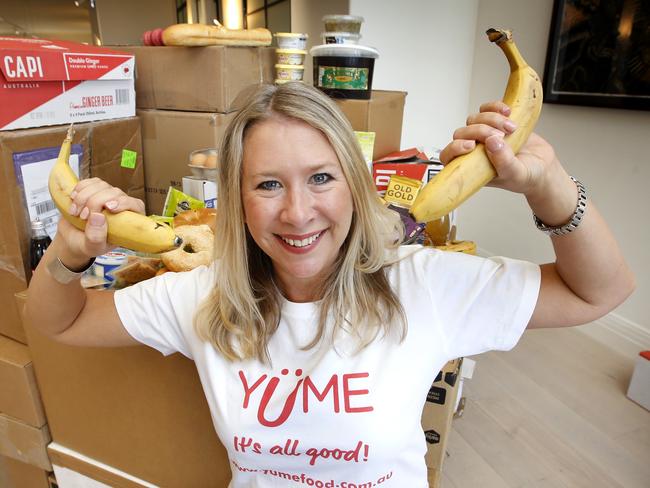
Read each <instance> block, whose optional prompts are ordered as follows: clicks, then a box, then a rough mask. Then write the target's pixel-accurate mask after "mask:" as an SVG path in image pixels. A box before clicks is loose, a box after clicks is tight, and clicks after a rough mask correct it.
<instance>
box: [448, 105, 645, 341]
mask: <svg viewBox="0 0 650 488" xmlns="http://www.w3.org/2000/svg"><path fill="white" fill-rule="evenodd" d="M508 115H509V108H508V107H507V106H505V104H503V102H491V103H488V104H485V105H483V106H481V112H480V113H479V114H475V115H473V116H470V117H469V118H468V121H467V122H468V125H467V126H466V127H463V128H461V129H458V130H457V131H456V132H455V133H454V140H453V141H452V142H451V143H450V144H449V145H448V146H447V147H446V148H445V149H444V150H443V151H442V153H441V159H442V160H443V162H449V161H451V160H452V159H453V158H455V157H456V156H458V155H460V154H464V153H467V152H469V150H471V149H472V148H473V144H474V141H479V142H484V143H485V145H486V150H487V153H488V156H489V157H490V161H491V162H492V164H493V165H494V167H495V169H496V171H497V175H498V176H497V178H495V179H494V180H493V181H492V182H491V183H490V185H491V186H496V187H499V188H503V189H507V190H509V191H513V192H516V193H522V194H523V195H524V196H525V197H526V200H527V201H528V204H529V206H530V208H531V210H532V212H533V213H534V214H535V215H536V216H537V217H538V218H539V219H540V220H541V221H542V222H543V223H544V224H545V225H547V226H549V227H557V226H561V225H563V224H565V223H567V222H568V221H569V220H570V219H571V217H572V216H573V214H574V211H575V210H576V204H577V201H578V190H577V186H576V183H574V182H573V180H571V178H570V177H569V175H568V174H567V172H566V171H565V170H564V168H563V167H562V165H561V163H560V161H559V160H558V158H557V157H556V155H555V152H554V150H553V148H552V147H551V146H550V145H549V144H548V143H547V142H546V141H545V140H544V139H542V138H541V137H539V136H537V135H536V134H532V135H531V136H530V137H529V139H528V141H527V142H526V144H525V145H524V146H523V147H522V148H521V150H520V151H519V152H518V153H517V154H516V155H515V154H514V153H513V152H512V150H511V149H510V147H509V146H508V145H507V144H504V143H503V135H504V134H508V133H510V132H513V131H514V130H516V127H512V126H511V125H510V124H508V122H509V119H508V118H507V116H508ZM541 235H542V233H541V232H540V236H541ZM551 241H552V244H553V248H554V251H555V257H556V259H555V262H554V263H549V264H544V265H542V266H541V275H542V281H541V288H540V294H539V298H538V301H537V305H536V307H535V311H534V313H533V316H532V318H531V320H530V323H529V325H528V327H529V328H535V327H564V326H571V325H579V324H584V323H586V322H590V321H593V320H595V319H597V318H599V317H602V316H603V315H605V314H606V313H608V312H609V311H611V310H613V309H614V308H615V307H616V306H618V305H619V304H620V303H622V302H623V301H624V300H625V299H626V298H627V297H628V296H629V295H630V294H631V293H632V291H633V290H634V287H635V282H634V275H633V274H632V271H631V270H630V268H629V267H628V266H627V264H626V262H625V259H624V257H623V254H622V252H621V250H620V248H619V246H618V244H617V242H616V239H615V238H614V236H613V234H612V233H611V231H610V229H609V227H608V226H607V224H606V223H605V221H604V220H603V219H602V217H601V216H600V213H599V212H598V210H597V209H596V207H595V205H594V204H593V202H592V201H591V200H590V199H587V205H586V212H585V214H584V216H583V219H582V221H581V222H580V225H579V226H578V227H577V228H576V229H575V230H574V231H573V232H571V233H569V234H566V235H562V236H552V237H551Z"/></svg>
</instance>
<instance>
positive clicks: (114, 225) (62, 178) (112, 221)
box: [48, 126, 181, 253]
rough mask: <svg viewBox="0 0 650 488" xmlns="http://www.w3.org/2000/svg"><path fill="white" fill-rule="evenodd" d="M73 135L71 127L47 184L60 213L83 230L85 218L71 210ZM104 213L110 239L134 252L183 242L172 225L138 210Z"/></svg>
mask: <svg viewBox="0 0 650 488" xmlns="http://www.w3.org/2000/svg"><path fill="white" fill-rule="evenodd" d="M73 135H74V129H73V128H72V126H70V128H69V129H68V133H67V134H66V137H65V139H64V140H63V144H62V145H61V150H60V151H59V157H58V158H57V160H56V163H55V164H54V167H53V168H52V171H50V176H49V180H48V187H49V190H50V195H51V196H52V200H53V201H54V204H55V205H56V207H57V208H58V209H59V212H61V215H63V217H64V218H65V219H66V220H67V221H68V222H70V223H71V224H72V225H74V226H75V227H76V228H77V229H80V230H84V229H85V227H86V221H85V220H83V219H80V218H79V217H75V216H74V215H71V214H70V212H69V208H70V204H72V199H71V198H70V193H71V192H72V190H73V189H74V187H75V186H76V184H77V182H78V181H79V180H78V179H77V175H75V174H74V171H72V168H70V165H69V164H68V160H69V159H70V145H71V144H72V136H73ZM103 213H104V215H105V216H106V222H107V224H108V242H109V243H111V244H113V245H115V246H121V247H124V248H126V249H131V250H133V251H141V252H147V253H160V252H163V251H168V250H170V249H173V248H175V247H178V246H179V245H180V243H181V240H180V238H178V237H177V236H176V235H175V234H174V231H173V230H172V228H171V227H170V226H169V225H165V224H161V223H157V222H155V221H154V220H152V219H150V218H149V217H146V216H144V215H141V214H139V213H136V212H131V211H124V212H119V213H116V214H113V213H111V212H109V211H108V210H104V211H103Z"/></svg>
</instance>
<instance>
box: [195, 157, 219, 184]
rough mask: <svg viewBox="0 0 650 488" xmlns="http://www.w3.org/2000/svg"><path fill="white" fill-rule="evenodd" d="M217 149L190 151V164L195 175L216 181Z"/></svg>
mask: <svg viewBox="0 0 650 488" xmlns="http://www.w3.org/2000/svg"><path fill="white" fill-rule="evenodd" d="M217 163H218V159H217V150H216V149H197V150H196V151H192V152H191V153H190V159H189V163H188V166H189V168H190V171H191V172H192V175H193V176H196V177H197V178H202V179H204V180H212V181H214V180H215V179H216V177H217Z"/></svg>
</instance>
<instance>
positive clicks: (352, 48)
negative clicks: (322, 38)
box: [310, 44, 379, 100]
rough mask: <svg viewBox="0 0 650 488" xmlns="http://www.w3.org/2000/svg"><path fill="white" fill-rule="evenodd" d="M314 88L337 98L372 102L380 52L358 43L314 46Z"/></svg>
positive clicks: (312, 50) (312, 53)
mask: <svg viewBox="0 0 650 488" xmlns="http://www.w3.org/2000/svg"><path fill="white" fill-rule="evenodd" d="M310 54H311V55H312V56H313V58H314V86H315V87H317V88H319V89H320V90H322V91H323V92H325V93H326V94H327V95H329V96H330V97H334V98H357V99H363V100H368V99H369V98H370V95H371V93H372V75H373V71H374V69H375V59H376V58H378V57H379V52H378V51H377V50H376V49H374V48H372V47H368V46H360V45H354V44H322V45H320V46H314V47H313V48H312V49H311V51H310Z"/></svg>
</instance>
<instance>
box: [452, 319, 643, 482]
mask: <svg viewBox="0 0 650 488" xmlns="http://www.w3.org/2000/svg"><path fill="white" fill-rule="evenodd" d="M587 327H589V326H587ZM585 330H587V329H585V328H573V329H554V330H534V331H528V332H526V334H524V337H523V338H522V340H521V341H520V343H519V344H518V345H517V347H516V348H515V349H514V350H512V351H509V352H498V353H488V354H483V355H481V356H477V357H475V358H473V359H475V360H476V361H477V364H476V369H475V371H474V377H473V378H472V379H471V380H466V381H465V383H464V387H463V396H464V397H466V406H465V411H464V414H463V415H462V417H460V418H458V419H455V420H454V421H453V431H452V433H451V436H450V437H449V443H448V445H447V458H446V459H445V462H444V465H443V480H442V488H473V487H478V488H492V487H494V488H497V487H498V488H504V487H505V488H508V487H513V488H514V487H517V488H524V487H526V488H528V487H531V488H532V487H536V488H537V487H544V488H547V487H548V488H550V487H562V488H565V487H566V488H575V487H585V488H598V487H607V488H619V487H620V488H650V412H648V411H647V410H645V409H643V408H641V407H640V406H638V405H636V404H635V403H633V402H631V401H630V400H628V399H627V397H626V396H625V392H626V391H627V385H628V382H629V379H630V376H631V374H632V369H633V366H634V362H635V360H636V358H635V357H634V354H632V353H628V354H625V353H624V352H622V351H621V350H620V349H617V348H615V347H611V344H610V343H607V341H603V340H602V339H601V338H597V337H596V338H594V337H593V336H592V335H591V334H589V333H587V332H585Z"/></svg>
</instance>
